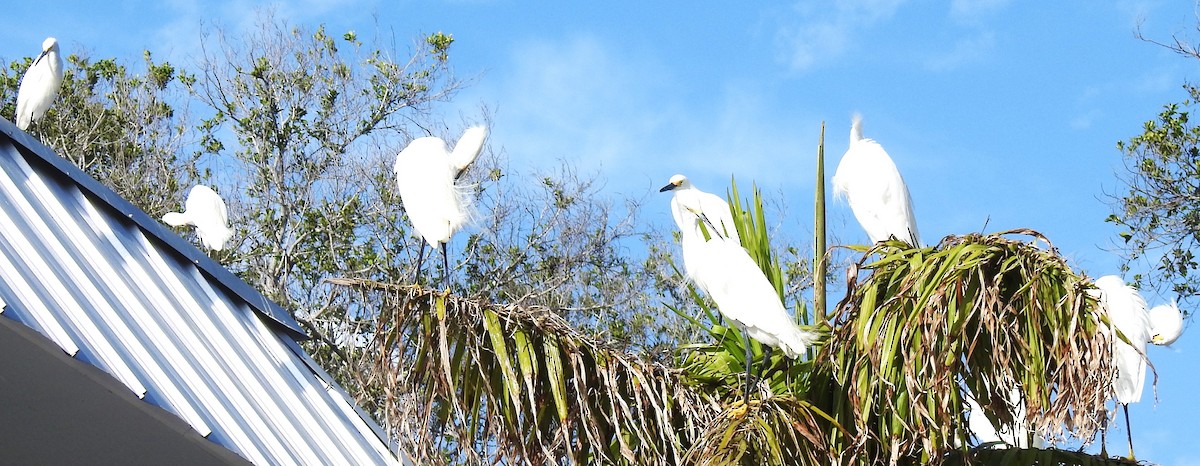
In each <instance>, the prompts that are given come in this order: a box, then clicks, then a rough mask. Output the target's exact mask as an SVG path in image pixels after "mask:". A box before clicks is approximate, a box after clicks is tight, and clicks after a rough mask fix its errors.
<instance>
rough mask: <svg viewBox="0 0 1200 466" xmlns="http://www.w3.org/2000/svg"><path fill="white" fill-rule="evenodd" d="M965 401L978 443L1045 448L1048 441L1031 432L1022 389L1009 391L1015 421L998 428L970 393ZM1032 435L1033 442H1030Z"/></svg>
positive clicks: (965, 396)
mask: <svg viewBox="0 0 1200 466" xmlns="http://www.w3.org/2000/svg"><path fill="white" fill-rule="evenodd" d="M963 401H964V402H966V404H967V407H968V409H970V413H968V414H967V428H968V429H969V430H970V431H971V435H974V436H975V439H976V440H977V441H978V442H979V443H978V445H980V446H985V445H990V446H995V447H1001V446H1013V447H1016V448H1029V447H1030V446H1031V445H1032V446H1033V447H1034V448H1045V447H1046V441H1045V440H1043V439H1042V437H1041V436H1040V435H1037V434H1036V433H1035V432H1031V431H1030V430H1029V428H1028V427H1027V424H1026V423H1025V401H1024V400H1022V399H1021V391H1020V389H1017V388H1013V389H1012V391H1010V392H1009V394H1008V397H1007V400H1006V401H1007V402H1008V403H1010V404H1011V406H1012V408H1013V423H1012V424H1008V425H1002V426H1000V429H999V430H997V429H996V426H995V425H993V424H992V421H991V420H989V419H988V417H987V415H986V414H984V412H983V408H982V407H981V406H979V402H978V401H976V400H975V398H974V396H973V395H972V394H970V393H964V396H963ZM1031 435H1032V437H1033V443H1032V444H1031V443H1030V442H1029V438H1030V436H1031Z"/></svg>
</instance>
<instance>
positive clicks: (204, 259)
mask: <svg viewBox="0 0 1200 466" xmlns="http://www.w3.org/2000/svg"><path fill="white" fill-rule="evenodd" d="M0 133H4V134H5V135H7V136H8V137H9V138H11V139H12V141H13V143H14V145H15V146H17V150H19V151H20V152H21V153H22V154H26V157H28V156H29V155H33V156H35V157H36V158H37V159H39V160H41V161H42V162H43V163H45V164H46V165H48V166H50V167H52V168H54V169H55V170H58V172H59V173H61V174H62V175H64V176H66V177H67V178H69V179H71V181H73V182H75V184H77V185H78V186H79V188H80V189H81V190H83V191H84V192H85V193H87V194H88V195H90V196H92V197H93V198H96V199H99V200H100V201H101V202H102V203H104V204H106V205H108V207H109V208H111V209H112V210H113V211H115V212H116V213H117V214H119V215H120V216H122V217H125V218H126V219H129V220H130V221H132V222H133V223H135V224H136V225H137V226H138V227H139V228H141V229H142V231H143V232H145V233H146V234H147V235H149V236H150V237H151V238H153V239H156V240H158V241H159V242H161V243H162V244H164V245H166V247H167V248H169V249H171V250H174V251H175V252H176V253H177V254H179V255H180V256H182V257H183V258H184V259H186V260H187V261H188V262H191V263H192V264H193V265H195V266H196V268H198V269H200V272H201V273H203V274H205V275H207V276H208V277H210V278H212V279H213V281H215V282H216V283H217V285H219V286H220V287H221V288H224V289H225V290H226V291H228V292H230V293H232V294H234V295H235V296H237V297H239V298H241V299H242V301H245V302H246V304H247V305H249V306H250V308H251V309H254V310H255V311H256V312H258V313H259V314H261V315H262V316H264V317H266V318H267V319H268V320H269V321H271V322H274V323H275V324H278V325H279V326H280V327H282V328H283V329H284V330H285V331H287V333H288V334H289V335H290V336H291V337H292V338H294V339H297V340H307V339H309V338H310V337H309V335H308V332H306V331H305V330H304V328H303V327H301V326H300V323H299V322H297V321H296V319H295V318H293V317H292V315H291V313H290V312H288V310H287V309H284V308H283V307H282V306H280V305H279V304H276V303H275V302H274V301H271V300H270V299H267V297H266V296H263V294H262V293H260V292H259V291H258V290H257V289H255V288H254V287H252V286H250V284H248V283H246V282H245V281H244V280H242V279H241V278H239V277H238V276H237V275H234V274H233V272H230V271H229V269H226V268H225V266H223V265H221V264H220V263H218V262H217V261H215V260H213V259H212V258H211V257H209V256H208V254H205V253H204V252H202V251H200V249H199V248H197V247H196V246H195V245H194V244H192V243H189V242H187V241H185V240H184V239H183V238H182V237H180V236H179V235H177V234H175V232H174V231H171V229H169V228H167V226H166V225H164V224H162V223H161V222H159V221H158V220H157V219H155V218H153V217H151V216H150V215H149V214H147V213H146V212H145V211H143V210H142V209H140V208H138V207H137V206H135V205H133V203H132V202H129V201H128V200H126V199H125V198H123V197H121V196H120V195H119V194H117V193H116V192H115V191H113V190H112V189H111V188H109V187H108V186H105V185H104V184H103V183H101V182H99V181H97V180H96V179H95V178H92V177H91V175H88V174H87V173H85V172H84V171H83V170H81V169H80V168H79V167H77V166H75V164H73V163H71V162H70V161H68V160H67V159H65V158H63V157H62V156H60V155H58V153H57V152H55V151H54V149H51V148H50V147H48V146H46V145H45V144H42V142H41V141H40V140H38V139H37V138H34V137H33V136H32V135H30V134H29V133H26V132H25V131H22V130H20V129H18V128H17V126H16V125H14V124H13V123H12V122H10V121H8V120H7V119H5V118H0Z"/></svg>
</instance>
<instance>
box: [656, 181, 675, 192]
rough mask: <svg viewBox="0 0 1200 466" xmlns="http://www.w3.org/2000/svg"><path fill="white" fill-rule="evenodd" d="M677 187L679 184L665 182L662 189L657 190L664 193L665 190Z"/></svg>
mask: <svg viewBox="0 0 1200 466" xmlns="http://www.w3.org/2000/svg"><path fill="white" fill-rule="evenodd" d="M678 187H679V185H677V184H675V183H667V185H666V186H663V187H662V189H660V190H658V192H660V193H665V192H667V191H670V190H672V189H675V188H678Z"/></svg>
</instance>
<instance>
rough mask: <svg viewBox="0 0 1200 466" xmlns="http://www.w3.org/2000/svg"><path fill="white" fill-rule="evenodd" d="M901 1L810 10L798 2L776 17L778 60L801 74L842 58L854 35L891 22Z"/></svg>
mask: <svg viewBox="0 0 1200 466" xmlns="http://www.w3.org/2000/svg"><path fill="white" fill-rule="evenodd" d="M904 2H905V0H868V1H848V0H843V1H838V2H834V3H833V4H832V5H825V4H822V5H820V6H813V4H811V3H809V2H801V3H799V4H797V5H795V6H793V7H792V8H791V9H790V10H789V11H785V12H781V13H779V19H778V21H780V23H781V24H780V25H779V27H778V30H777V32H776V34H775V41H776V46H777V47H778V48H779V50H780V54H781V57H782V59H783V61H784V62H785V63H787V64H788V66H789V67H791V68H792V69H793V70H796V71H804V70H807V69H810V68H812V67H814V66H815V65H816V64H817V63H820V62H822V61H826V60H833V59H837V58H839V57H841V56H843V55H844V54H845V53H846V52H847V51H848V50H850V49H852V48H853V47H854V46H855V45H856V44H855V41H854V39H855V36H856V34H857V33H858V32H859V31H861V30H863V29H865V28H869V27H871V26H873V25H875V24H876V23H879V22H881V21H884V20H887V19H889V18H891V17H892V16H893V15H894V14H895V13H896V10H898V9H899V8H900V7H901V6H902V5H903V4H904Z"/></svg>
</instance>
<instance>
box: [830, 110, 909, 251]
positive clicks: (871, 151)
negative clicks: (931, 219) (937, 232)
mask: <svg viewBox="0 0 1200 466" xmlns="http://www.w3.org/2000/svg"><path fill="white" fill-rule="evenodd" d="M832 184H833V193H834V195H835V196H838V197H842V198H844V199H846V202H847V203H848V204H850V210H852V211H853V212H854V218H856V219H858V223H859V224H861V225H862V227H863V229H864V230H866V231H867V237H869V238H870V239H871V242H872V243H877V242H879V241H883V240H886V239H888V238H889V237H892V236H894V237H896V239H899V240H901V241H905V242H907V243H909V244H911V245H913V246H916V245H918V243H919V242H920V238H919V236H918V234H917V220H916V218H915V217H914V215H913V207H912V198H911V197H909V195H908V186H907V185H905V184H904V178H903V177H901V176H900V171H899V170H897V169H896V164H895V163H894V162H892V158H891V157H889V156H888V154H887V152H886V151H884V150H883V146H881V145H879V143H878V142H875V140H874V139H868V138H864V137H863V133H862V116H860V115H857V114H856V115H854V119H853V123H851V125H850V147H849V148H848V149H846V154H845V155H843V156H842V160H841V162H839V163H838V167H837V171H836V172H835V173H834V175H833V180H832Z"/></svg>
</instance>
